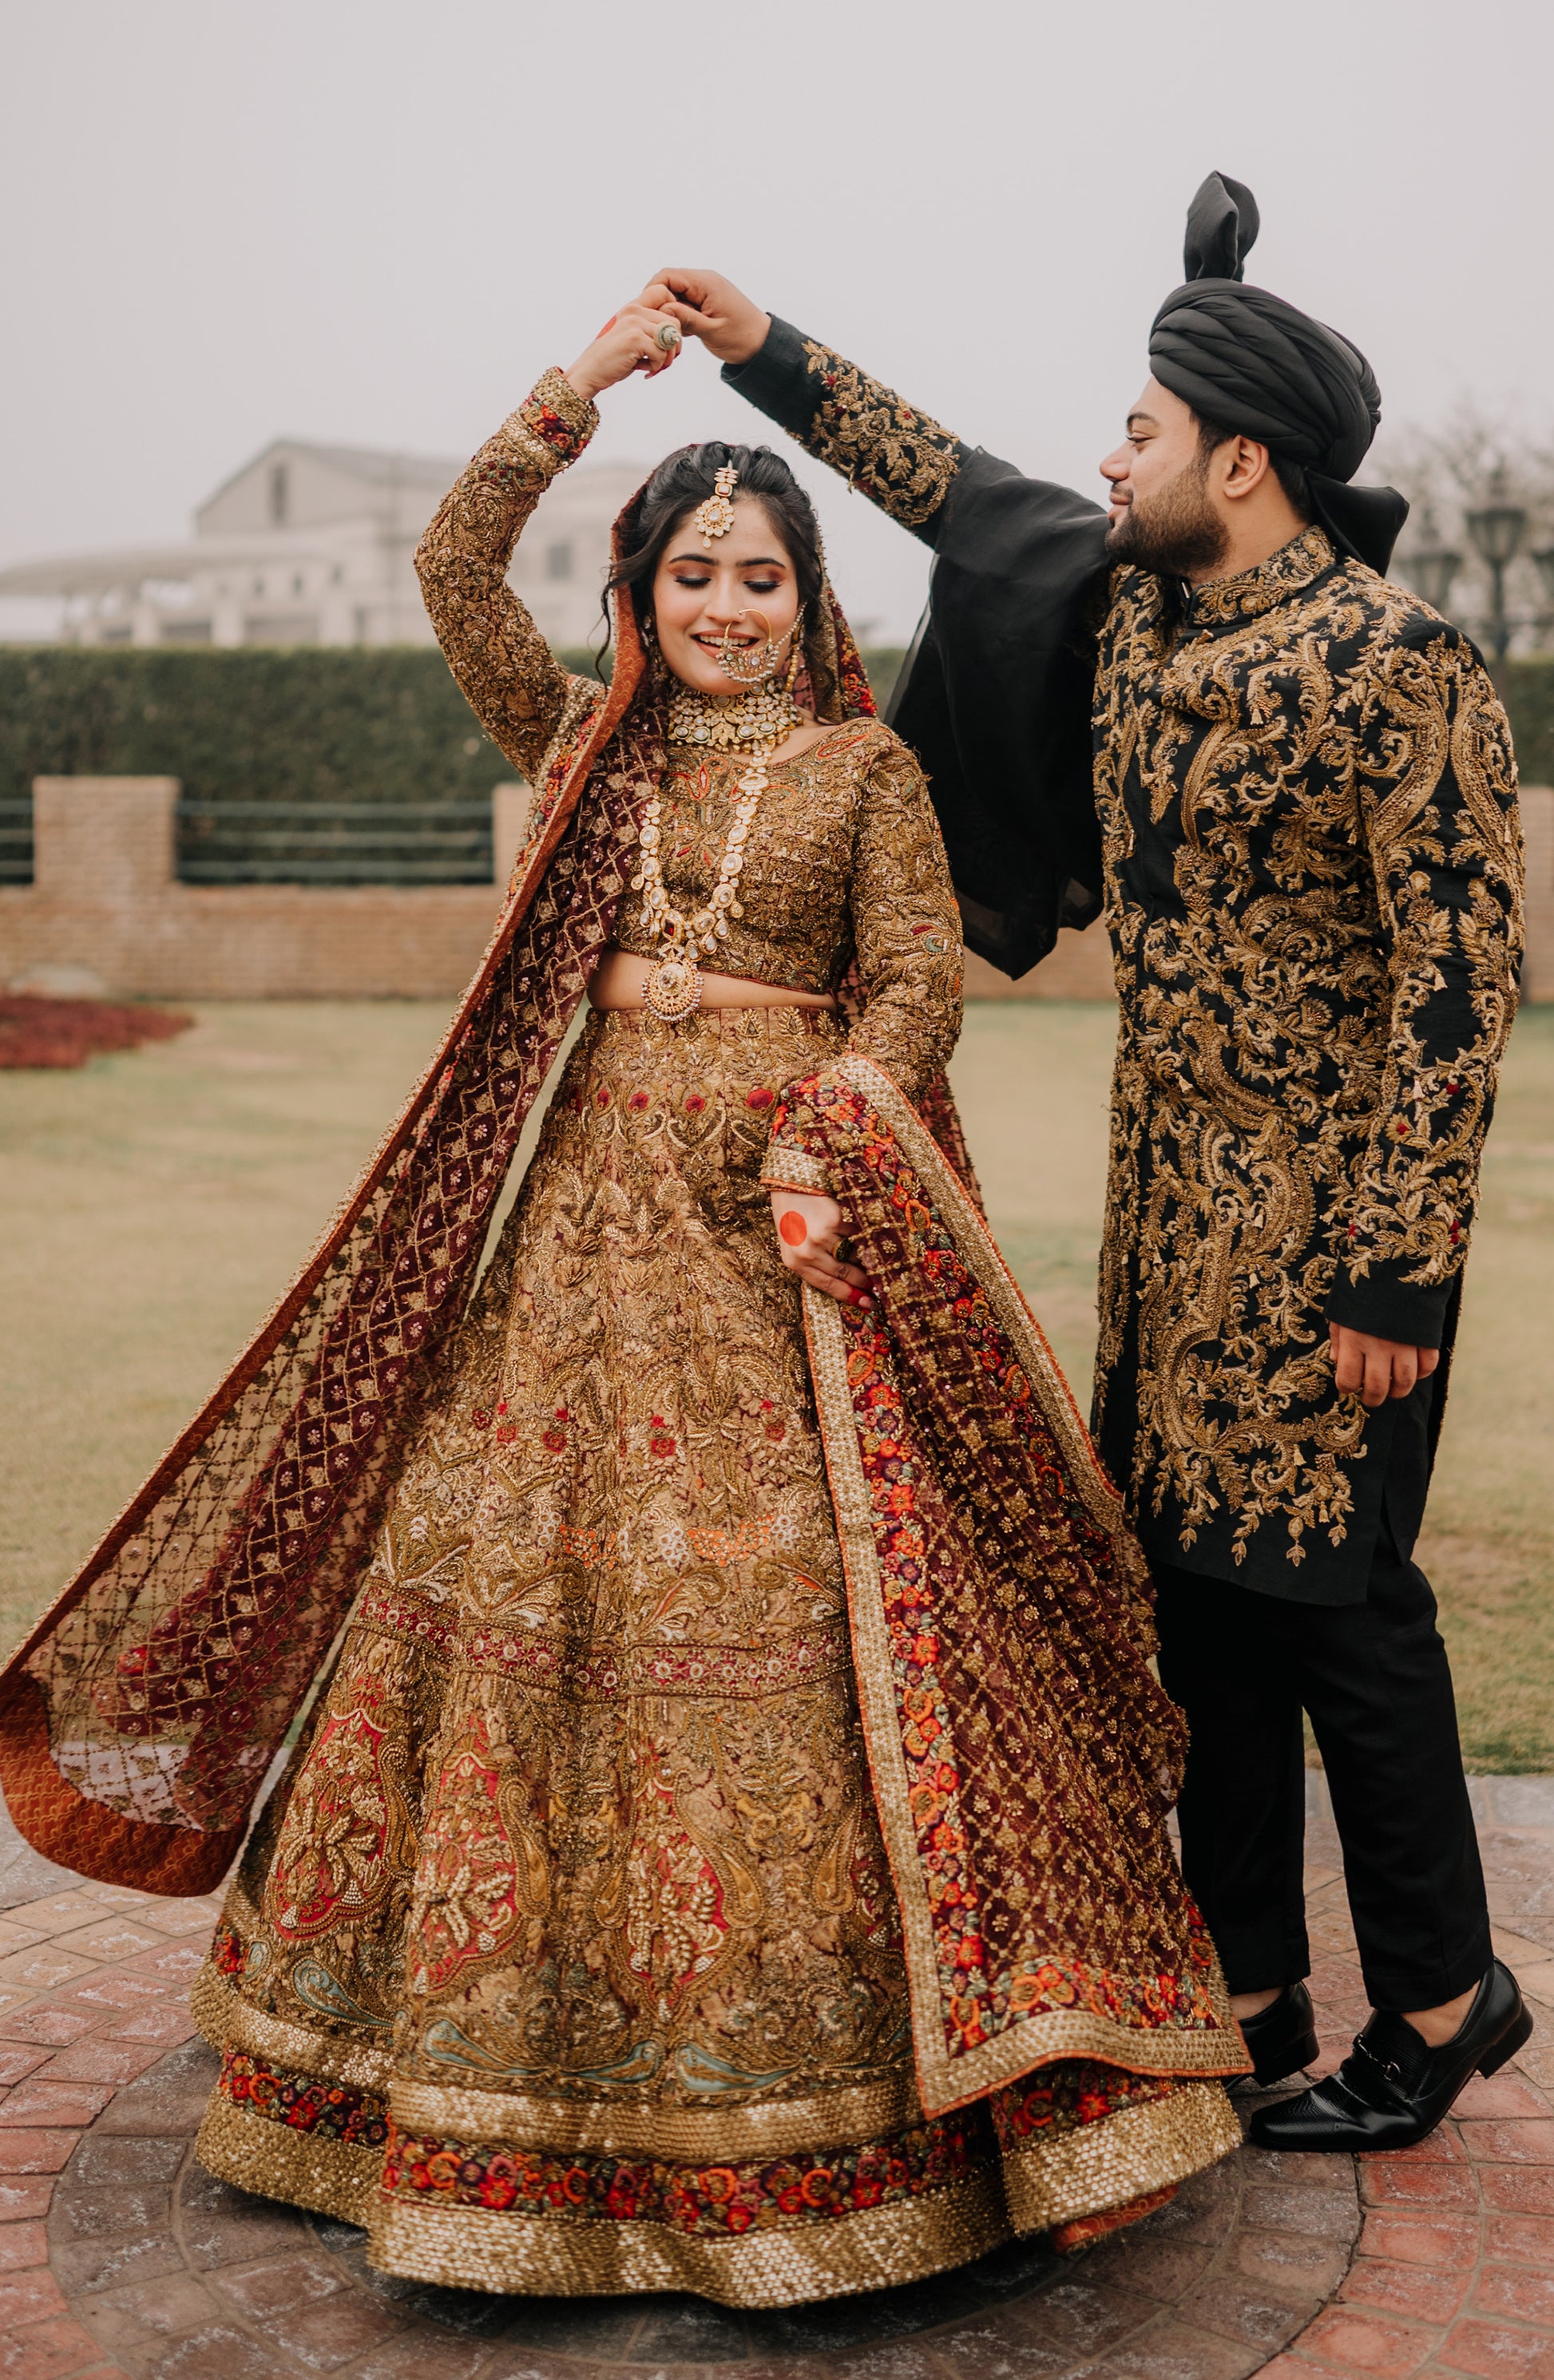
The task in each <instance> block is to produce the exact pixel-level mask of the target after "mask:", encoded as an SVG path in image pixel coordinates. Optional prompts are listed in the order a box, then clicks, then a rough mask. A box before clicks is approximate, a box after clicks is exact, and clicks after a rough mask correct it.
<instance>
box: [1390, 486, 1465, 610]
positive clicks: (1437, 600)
mask: <svg viewBox="0 0 1554 2380" xmlns="http://www.w3.org/2000/svg"><path fill="white" fill-rule="evenodd" d="M1419 530H1420V542H1419V544H1417V545H1416V546H1414V549H1413V550H1412V552H1411V553H1406V554H1404V555H1403V557H1402V563H1403V567H1404V569H1405V570H1406V571H1407V572H1408V575H1409V577H1410V578H1411V579H1412V580H1413V582H1414V591H1415V593H1416V594H1419V595H1422V596H1423V597H1424V599H1425V601H1426V602H1427V604H1428V605H1429V607H1430V609H1431V611H1432V612H1444V611H1445V609H1446V605H1447V600H1448V598H1449V597H1450V595H1451V582H1452V580H1453V579H1454V578H1455V577H1456V576H1457V573H1458V571H1459V570H1461V568H1462V566H1463V557H1462V555H1461V554H1460V553H1452V552H1451V549H1450V547H1448V546H1445V545H1443V544H1442V543H1441V541H1440V532H1439V529H1438V528H1436V516H1435V515H1434V513H1433V512H1432V511H1431V510H1430V509H1429V507H1428V505H1427V506H1426V508H1425V517H1424V519H1423V520H1422V521H1421V522H1420V524H1419Z"/></svg>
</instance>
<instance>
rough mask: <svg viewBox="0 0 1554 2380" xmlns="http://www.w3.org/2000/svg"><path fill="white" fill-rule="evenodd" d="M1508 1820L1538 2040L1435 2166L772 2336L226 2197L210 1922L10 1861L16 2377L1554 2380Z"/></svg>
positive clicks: (1503, 1871)
mask: <svg viewBox="0 0 1554 2380" xmlns="http://www.w3.org/2000/svg"><path fill="white" fill-rule="evenodd" d="M1512 1781H1515V1780H1512ZM1545 1791H1546V1792H1547V1791H1548V1789H1547V1788H1545ZM1550 1798H1551V1799H1554V1796H1550ZM1485 1815H1486V1816H1487V1818H1488V1820H1489V1823H1488V1825H1487V1826H1486V1828H1485V1829H1484V1831H1483V1835H1482V1841H1483V1848H1484V1853H1485V1864H1486V1868H1487V1873H1488V1876H1489V1880H1490V1893H1491V1905H1492V1907H1493V1909H1494V1912H1495V1915H1496V1918H1497V1921H1498V1924H1499V1927H1501V1928H1504V1929H1509V1928H1512V1927H1514V1928H1515V1931H1514V1932H1512V1931H1502V1932H1500V1933H1499V1934H1498V1935H1497V1942H1498V1945H1499V1948H1500V1949H1501V1950H1502V1952H1503V1954H1504V1955H1506V1956H1507V1957H1509V1958H1510V1960H1511V1961H1512V1964H1513V1965H1515V1966H1516V1967H1517V1969H1518V1971H1519V1972H1520V1973H1522V1975H1523V1977H1524V1981H1527V1982H1529V1983H1530V1984H1531V1985H1532V1988H1533V1991H1534V1994H1535V1997H1536V2001H1537V2002H1538V2003H1539V2004H1540V2009H1541V2016H1540V2030H1539V2032H1538V2033H1537V2034H1535V2036H1534V2039H1533V2041H1532V2042H1531V2043H1530V2045H1529V2046H1528V2047H1527V2049H1526V2050H1525V2051H1524V2053H1523V2054H1522V2056H1521V2058H1520V2059H1519V2060H1518V2061H1517V2065H1516V2067H1515V2068H1509V2069H1507V2070H1506V2071H1505V2072H1504V2073H1503V2074H1500V2075H1497V2076H1496V2077H1495V2079H1494V2080H1493V2081H1492V2082H1490V2083H1482V2082H1478V2083H1473V2084H1472V2085H1471V2086H1470V2087H1469V2089H1468V2090H1467V2091H1466V2092H1465V2093H1464V2094H1463V2098H1462V2100H1461V2101H1460V2102H1459V2105H1458V2108H1457V2110H1456V2113H1455V2115H1454V2116H1453V2118H1452V2119H1451V2121H1450V2122H1448V2123H1446V2124H1443V2125H1442V2126H1441V2127H1440V2129H1439V2131H1438V2132H1436V2133H1435V2134H1433V2135H1432V2137H1431V2138H1430V2139H1429V2140H1428V2141H1426V2142H1424V2143H1421V2145H1420V2147H1419V2148H1417V2149H1415V2150H1412V2151H1410V2152H1409V2153H1407V2154H1406V2155H1402V2156H1389V2157H1367V2158H1364V2159H1361V2160H1360V2161H1359V2163H1358V2165H1357V2166H1356V2164H1355V2162H1354V2160H1352V2159H1349V2158H1346V2157H1345V2158H1336V2157H1335V2158H1323V2157H1316V2158H1299V2159H1280V2158H1276V2157H1269V2156H1267V2155H1261V2154H1259V2153H1257V2152H1253V2151H1247V2150H1243V2151H1242V2153H1241V2154H1240V2155H1239V2156H1236V2157H1232V2158H1230V2159H1227V2160H1226V2161H1225V2162H1224V2163H1223V2164H1222V2165H1220V2166H1219V2167H1218V2168H1215V2170H1214V2171H1213V2172H1212V2173H1209V2174H1206V2175H1203V2176H1201V2177H1199V2178H1198V2179H1197V2180H1196V2181H1194V2182H1192V2183H1190V2184H1189V2185H1188V2186H1187V2187H1186V2188H1185V2189H1184V2191H1183V2192H1181V2194H1180V2195H1179V2197H1178V2198H1177V2200H1176V2201H1175V2203H1174V2204H1172V2205H1171V2206H1169V2207H1167V2208H1164V2209H1162V2211H1161V2212H1160V2213H1159V2215H1157V2216H1153V2217H1152V2218H1151V2219H1150V2221H1149V2222H1147V2223H1146V2224H1141V2225H1140V2226H1139V2227H1138V2228H1137V2229H1136V2230H1134V2231H1132V2232H1128V2233H1125V2234H1123V2236H1121V2237H1120V2238H1118V2239H1116V2240H1110V2241H1107V2242H1104V2243H1103V2244H1102V2245H1100V2246H1099V2247H1098V2248H1095V2249H1092V2250H1091V2251H1090V2252H1089V2253H1087V2254H1086V2255H1084V2256H1082V2257H1080V2258H1077V2259H1072V2260H1068V2261H1065V2262H1059V2261H1058V2260H1057V2259H1056V2258H1054V2257H1053V2256H1052V2255H1051V2254H1050V2253H1049V2252H1048V2251H1046V2250H1045V2249H1044V2248H1043V2247H1042V2245H1041V2244H1040V2242H1033V2243H1030V2244H1027V2245H1022V2246H1017V2247H1012V2248H1007V2249H1003V2250H1000V2251H998V2252H996V2253H994V2254H992V2255H990V2256H988V2257H985V2258H983V2259H982V2260H981V2262H980V2263H979V2264H977V2265H972V2266H969V2267H967V2268H965V2269H964V2270H963V2271H961V2272H958V2273H953V2274H946V2275H945V2276H943V2277H941V2278H940V2279H938V2280H935V2281H931V2282H926V2283H922V2284H919V2285H917V2286H916V2287H914V2288H910V2289H899V2290H883V2291H880V2292H877V2293H875V2294H873V2295H871V2296H869V2297H867V2298H854V2299H843V2300H839V2301H833V2302H832V2304H830V2305H825V2306H818V2307H802V2308H795V2309H793V2310H790V2311H785V2312H781V2313H761V2314H741V2313H728V2312H726V2311H724V2310H723V2309H722V2308H719V2307H716V2306H712V2305H710V2304H708V2303H707V2302H706V2301H704V2300H701V2299H698V2298H690V2297H672V2296H663V2297H657V2298H603V2299H598V2298H596V2299H565V2300H556V2299H536V2298H491V2297H486V2296H483V2295H480V2293H478V2292H473V2291H467V2290H455V2289H429V2288H426V2287H424V2286H422V2285H420V2284H419V2283H415V2282H409V2281H396V2280H391V2279H388V2278H386V2277H383V2276H382V2275H381V2274H375V2273H373V2272H371V2271H370V2270H369V2268H368V2266H367V2263H366V2259H365V2256H364V2254H363V2244H364V2243H363V2237H362V2234H361V2233H360V2232H359V2231H357V2230H355V2229H354V2228H352V2227H350V2226H349V2225H346V2224H339V2223H333V2222H328V2221H324V2220H322V2219H321V2218H314V2217H310V2216H304V2215H301V2214H299V2213H297V2211H296V2210H295V2209H292V2208H289V2207H285V2206H280V2205H277V2204H274V2203H273V2202H272V2201H270V2200H266V2199H261V2198H251V2197H249V2196H247V2195H245V2194H244V2193H243V2192H239V2191H234V2190H230V2189H228V2188H227V2187H226V2186H225V2184H222V2183H219V2182H217V2181H215V2180H213V2179H212V2176H210V2175H209V2174H207V2173H205V2172H204V2171H203V2169H202V2168H200V2166H199V2164H198V2163H197V2161H196V2160H195V2157H194V2155H193V2140H194V2135H195V2131H196V2129H197V2127H198V2124H199V2121H200V2114H201V2111H202V2109H203V2107H204V2103H205V2099H206V2095H207V2094H208V2092H209V2090H210V2087H211V2083H212V2077H213V2074H214V2070H215V2061H214V2059H213V2058H212V2055H211V2053H210V2052H209V2050H208V2049H207V2048H206V2047H205V2046H204V2045H203V2044H202V2043H200V2041H199V2040H198V2039H196V2038H194V2037H193V2025H192V2022H191V2020H190V2018H189V2015H188V1984H189V1980H190V1978H191V1976H192V1975H193V1973H195V1972H196V1971H197V1969H198V1967H199V1965H200V1959H201V1956H202V1953H203V1948H204V1944H205V1942H206V1941H207V1940H208V1939H209V1936H210V1930H211V1925H212V1921H213V1918H214V1915H215V1904H214V1902H213V1900H201V1901H188V1902H183V1903H178V1902H168V1901H159V1900H153V1899H152V1898H151V1897H150V1896H148V1895H145V1894H142V1893H135V1892H128V1891H125V1890H123V1889H121V1888H116V1887H113V1886H103V1885H91V1884H82V1883H80V1882H79V1879H72V1878H68V1877H62V1876H59V1875H58V1874H57V1873H56V1872H47V1871H45V1872H43V1873H42V1874H38V1873H36V1872H35V1871H34V1870H33V1869H30V1868H26V1867H25V1866H24V1868H23V1869H22V1870H15V1869H14V1863H13V1871H14V1872H13V1873H11V1874H10V1875H9V1876H7V1875H6V1874H4V1873H0V1892H3V1893H4V1894H5V1899H6V1906H5V1909H4V1913H3V1914H0V2380H300V2376H301V2375H307V2374H334V2375H338V2380H1079V2375H1085V2380H1247V2375H1250V2374H1254V2373H1261V2374H1263V2380H1322V2375H1323V2374H1326V2375H1328V2380H1360V2375H1364V2374H1368V2375H1371V2380H1434V2375H1438V2374H1439V2375H1442V2380H1447V2375H1451V2380H1463V2375H1466V2380H1502V2375H1503V2380H1554V2108H1551V2107H1550V2101H1549V2097H1548V2096H1546V2094H1554V1811H1550V1812H1548V1813H1545V1812H1543V1811H1539V1812H1537V1813H1536V1815H1534V1814H1533V1813H1532V1812H1529V1813H1528V1814H1527V1816H1526V1817H1524V1816H1523V1814H1522V1813H1521V1811H1520V1810H1517V1811H1515V1812H1512V1811H1509V1810H1508V1811H1505V1812H1488V1813H1486V1814H1485ZM1497 1818H1498V1819H1499V1824H1498V1825H1497V1824H1496V1823H1495V1820H1496V1819H1497ZM0 1849H3V1846H0ZM1310 1850H1311V1852H1312V1856H1313V1861H1314V1865H1313V1867H1312V1869H1311V1871H1310V1874H1309V1876H1308V1886H1309V1891H1310V1901H1311V1913H1312V1921H1313V1922H1312V1934H1313V1946H1314V1949H1315V1951H1316V1955H1317V1968H1316V1972H1315V1973H1314V1975H1313V1979H1312V1981H1313V1989H1314V1992H1315V1995H1316V1998H1317V2011H1318V2020H1319V2025H1320V2030H1321V2034H1322V2039H1323V2043H1324V2050H1325V2058H1324V2064H1325V2065H1326V2066H1330V2065H1331V2064H1333V2063H1335V2062H1336V2061H1337V2058H1339V2057H1340V2056H1341V2055H1342V2050H1343V2049H1344V2047H1345V2046H1347V2041H1348V2036H1349V2034H1350V2033H1351V2032H1352V2031H1353V2030H1354V2026H1355V2024H1356V2023H1357V2022H1360V2020H1361V2019H1362V2018H1363V2015H1364V2012H1365V1998H1364V1993H1363V1991H1362V1989H1361V1985H1360V1978H1359V1973H1358V1969H1357V1965H1356V1962H1355V1958H1354V1940H1353V1937H1352V1935H1351V1933H1350V1931H1349V1926H1348V1920H1347V1914H1346V1913H1345V1910H1344V1907H1343V1897H1342V1879H1341V1877H1340V1876H1339V1875H1338V1872H1337V1864H1336V1862H1337V1844H1336V1841H1335V1840H1334V1839H1333V1837H1332V1832H1331V1828H1330V1825H1329V1823H1328V1822H1327V1820H1326V1818H1325V1817H1323V1816H1322V1815H1320V1814H1318V1815H1317V1819H1316V1822H1315V1823H1314V1826H1313V1828H1312V1838H1311V1843H1310ZM29 1856H30V1855H29ZM38 1865H39V1866H41V1863H40V1864H38ZM62 1886H63V1887H64V1888H63V1889H62V1888H61V1887H62ZM1540 2086H1541V2087H1540Z"/></svg>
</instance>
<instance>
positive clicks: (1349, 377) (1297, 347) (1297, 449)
mask: <svg viewBox="0 0 1554 2380" xmlns="http://www.w3.org/2000/svg"><path fill="white" fill-rule="evenodd" d="M1256 238H1257V200H1256V199H1254V197H1253V196H1252V193H1251V191H1250V190H1249V189H1247V188H1246V186H1245V184H1244V183H1243V182H1232V180H1231V178H1230V176H1228V175H1226V174H1210V175H1209V176H1208V180H1207V181H1206V182H1205V183H1204V184H1203V186H1202V188H1200V189H1199V191H1198V193H1197V196H1196V198H1195V199H1194V200H1193V203H1192V205H1191V207H1190V208H1189V209H1188V212H1187V246H1186V253H1185V256H1184V269H1185V272H1186V275H1187V278H1186V280H1185V282H1184V284H1183V285H1182V287H1181V288H1180V289H1173V290H1172V294H1171V296H1170V297H1168V298H1167V299H1166V301H1165V304H1164V305H1163V306H1162V307H1161V308H1160V310H1159V313H1158V314H1157V315H1156V317H1155V321H1154V326H1153V328H1152V329H1151V331H1150V334H1149V366H1150V370H1152V371H1153V373H1154V375H1155V378H1156V379H1157V380H1158V381H1159V383H1160V384H1161V386H1162V387H1164V388H1169V389H1170V390H1171V391H1172V394H1173V395H1176V396H1179V397H1181V398H1182V399H1183V401H1184V404H1187V405H1190V406H1191V407H1192V408H1193V411H1194V412H1195V413H1196V414H1197V415H1198V416H1199V417H1200V418H1201V419H1203V420H1205V421H1208V422H1211V423H1213V424H1214V426H1215V427H1216V428H1218V429H1221V430H1224V431H1227V432H1230V433H1232V434H1233V433H1239V434H1240V435H1241V436H1243V437H1245V438H1255V439H1257V442H1258V443H1259V444H1261V445H1265V446H1266V447H1267V448H1268V450H1269V454H1270V455H1273V456H1274V457H1275V458H1276V459H1277V460H1278V461H1280V462H1284V463H1294V464H1298V465H1299V466H1300V467H1301V469H1302V472H1303V474H1304V478H1305V488H1306V492H1307V494H1308V497H1309V503H1310V509H1311V512H1312V514H1313V516H1315V518H1316V519H1317V520H1319V521H1320V522H1321V524H1322V527H1323V528H1325V529H1326V530H1327V531H1328V534H1329V537H1331V539H1332V540H1333V542H1334V544H1335V545H1336V546H1337V547H1338V548H1339V551H1340V552H1341V553H1349V554H1353V555H1354V556H1355V557H1356V558H1357V559H1358V560H1359V561H1361V562H1367V563H1369V565H1370V566H1371V568H1372V569H1373V570H1379V571H1383V572H1384V571H1385V570H1386V568H1387V565H1388V563H1389V562H1390V560H1391V555H1392V546H1393V542H1394V540H1396V537H1397V534H1398V531H1399V529H1400V528H1402V525H1403V522H1404V521H1405V520H1406V519H1407V517H1408V505H1407V503H1406V502H1405V500H1404V499H1403V498H1402V496H1400V495H1399V493H1398V492H1397V490H1396V489H1395V488H1353V487H1350V486H1349V485H1348V482H1349V481H1350V480H1352V479H1353V478H1354V473H1355V472H1356V471H1357V470H1358V469H1359V468H1360V465H1361V463H1362V462H1363V461H1364V460H1365V457H1366V453H1367V452H1368V450H1369V447H1370V442H1371V440H1372V439H1373V438H1374V437H1375V435H1376V429H1377V424H1378V421H1379V420H1380V419H1381V391H1380V390H1379V389H1378V386H1377V384H1376V374H1375V373H1374V372H1373V371H1372V370H1371V368H1370V366H1369V364H1367V363H1366V359H1365V358H1364V356H1363V355H1361V353H1360V351H1359V349H1358V348H1357V347H1352V346H1350V344H1349V342H1348V340H1347V339H1341V338H1340V337H1339V334H1338V333H1337V332H1336V331H1329V329H1327V327H1326V326H1325V324H1323V323H1321V322H1315V321H1313V319H1312V317H1311V316H1310V315H1309V314H1303V313H1302V312H1301V310H1300V309H1299V308H1298V307H1297V306H1289V305H1286V304H1285V302H1284V300H1283V298H1282V297H1274V296H1273V295H1272V294H1271V292H1270V291H1269V290H1267V289H1256V288H1249V287H1248V286H1247V285H1246V284H1245V283H1244V281H1243V280H1242V277H1241V272H1242V266H1243V263H1244V261H1245V257H1246V254H1247V251H1248V249H1250V248H1251V246H1252V243H1253V241H1254V240H1255V239H1256Z"/></svg>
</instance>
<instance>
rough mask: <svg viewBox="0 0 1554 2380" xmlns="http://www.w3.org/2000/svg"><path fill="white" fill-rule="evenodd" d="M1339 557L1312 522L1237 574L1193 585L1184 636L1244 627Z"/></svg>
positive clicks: (1324, 533) (1296, 592) (1302, 587)
mask: <svg viewBox="0 0 1554 2380" xmlns="http://www.w3.org/2000/svg"><path fill="white" fill-rule="evenodd" d="M1337 560H1338V556H1337V553H1335V551H1334V548H1333V543H1332V540H1331V539H1330V538H1329V536H1328V534H1327V531H1326V530H1325V529H1320V528H1317V524H1316V523H1315V521H1314V522H1312V523H1311V525H1310V527H1309V528H1303V529H1302V530H1301V531H1300V533H1299V535H1298V536H1296V537H1293V538H1292V539H1291V540H1290V541H1289V543H1288V545H1281V547H1280V549H1279V551H1278V553H1270V554H1269V557H1268V560H1267V561H1266V562H1259V563H1258V564H1257V565H1256V566H1255V567H1254V568H1253V569H1251V570H1242V571H1238V572H1237V573H1236V575H1235V577H1233V578H1214V579H1210V581H1209V582H1208V586H1206V587H1195V588H1194V589H1192V591H1191V593H1190V594H1189V595H1188V597H1187V601H1186V608H1185V611H1184V613H1183V615H1182V622H1181V632H1182V633H1183V634H1184V635H1186V636H1200V635H1203V634H1205V633H1207V634H1208V635H1210V636H1215V635H1222V634H1223V633H1224V632H1225V630H1226V629H1228V628H1236V627H1240V626H1241V625H1242V624H1243V623H1244V621H1247V620H1256V619H1258V618H1260V617H1261V615H1262V613H1265V612H1272V611H1275V610H1277V608H1278V607H1279V605H1280V604H1281V603H1287V602H1289V601H1290V600H1291V598H1292V597H1293V596H1295V595H1301V594H1304V593H1305V589H1307V588H1308V587H1310V586H1311V585H1312V584H1313V583H1314V582H1315V581H1316V580H1317V579H1318V578H1320V577H1321V576H1322V574H1323V572H1324V571H1328V570H1331V569H1332V567H1333V565H1334V564H1335V563H1336V562H1337Z"/></svg>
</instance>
